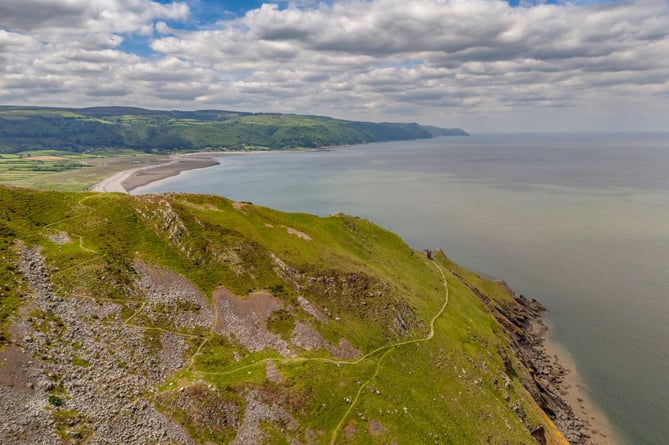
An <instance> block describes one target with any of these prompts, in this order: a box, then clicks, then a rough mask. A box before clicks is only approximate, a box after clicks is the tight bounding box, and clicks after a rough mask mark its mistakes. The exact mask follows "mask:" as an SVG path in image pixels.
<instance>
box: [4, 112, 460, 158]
mask: <svg viewBox="0 0 669 445" xmlns="http://www.w3.org/2000/svg"><path fill="white" fill-rule="evenodd" d="M437 135H438V136H444V135H466V133H465V132H464V131H462V130H460V129H443V128H436V127H423V126H420V125H418V124H413V123H412V124H405V123H371V122H354V121H344V120H339V119H332V118H328V117H322V116H307V115H294V114H269V113H261V114H252V113H242V112H233V111H219V110H202V111H156V110H145V109H141V108H127V107H100V108H85V109H58V108H43V107H12V106H0V153H16V152H22V151H28V150H45V149H57V150H64V151H72V152H77V153H84V152H93V151H100V150H107V149H132V150H139V151H144V152H151V153H156V152H172V151H184V150H257V149H294V148H316V147H325V146H333V145H344V144H357V143H365V142H380V141H390V140H407V139H419V138H431V137H433V136H437Z"/></svg>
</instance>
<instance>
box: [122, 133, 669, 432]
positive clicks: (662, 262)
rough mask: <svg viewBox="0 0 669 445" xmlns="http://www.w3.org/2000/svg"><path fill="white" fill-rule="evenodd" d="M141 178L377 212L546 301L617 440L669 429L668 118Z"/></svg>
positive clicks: (167, 187)
mask: <svg viewBox="0 0 669 445" xmlns="http://www.w3.org/2000/svg"><path fill="white" fill-rule="evenodd" d="M219 160H220V162H221V164H220V165H217V166H214V167H210V168H206V169H201V170H193V171H189V172H184V173H182V174H180V175H178V176H176V177H172V178H168V179H165V180H162V181H159V182H156V183H153V184H150V185H148V186H145V187H143V188H140V189H136V190H135V191H134V194H144V193H153V192H166V191H180V192H194V193H210V194H219V195H223V196H226V197H229V198H231V199H234V200H239V201H251V202H253V203H254V204H259V205H263V206H268V207H273V208H277V209H281V210H286V211H296V212H306V213H312V214H317V215H328V214H331V213H333V212H344V213H348V214H353V215H357V216H361V217H364V218H367V219H370V220H372V221H374V222H376V223H378V224H380V225H382V226H384V227H386V228H388V229H390V230H392V231H394V232H396V233H398V234H400V235H401V236H402V237H403V238H404V239H405V240H406V241H407V242H408V243H409V244H410V245H411V246H412V247H414V248H416V249H424V248H430V249H436V248H442V249H444V251H445V252H446V254H447V255H448V256H449V257H450V258H452V259H453V260H455V261H456V262H458V263H459V264H461V265H463V266H465V267H467V268H469V269H471V270H474V271H476V272H477V273H479V274H481V275H484V276H486V277H489V278H494V279H503V280H505V281H506V282H507V283H508V284H509V285H510V286H511V287H512V288H513V289H514V290H515V291H516V292H517V293H519V294H523V295H525V296H527V297H530V298H536V299H538V300H539V301H541V302H542V303H543V304H544V305H545V306H546V307H547V308H548V309H549V312H548V314H547V320H548V323H549V324H550V326H551V339H552V341H553V342H555V343H557V344H558V346H559V347H560V348H562V349H564V350H566V351H567V352H568V353H569V354H570V355H571V357H572V359H573V361H574V362H575V364H576V366H577V368H578V371H579V373H580V376H581V379H582V381H583V382H584V383H585V385H586V386H587V388H586V391H587V394H588V395H589V397H590V398H591V399H592V400H593V401H594V403H595V404H596V405H597V406H598V407H599V408H600V409H601V411H602V412H603V413H605V415H606V416H607V417H608V419H609V421H610V423H611V424H612V426H613V428H614V429H615V432H616V435H617V436H618V442H620V443H622V444H635V445H653V444H657V445H665V444H667V443H669V442H668V440H669V439H668V438H669V134H486V135H474V136H471V137H444V138H436V139H425V140H415V141H402V142H388V143H374V144H365V145H356V146H347V147H338V148H334V149H327V150H322V151H305V152H262V153H253V154H239V155H236V154H225V155H221V156H220V157H219Z"/></svg>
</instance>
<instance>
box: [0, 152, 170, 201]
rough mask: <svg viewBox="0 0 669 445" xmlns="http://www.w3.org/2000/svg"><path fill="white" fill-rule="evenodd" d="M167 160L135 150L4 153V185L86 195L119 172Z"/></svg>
mask: <svg viewBox="0 0 669 445" xmlns="http://www.w3.org/2000/svg"><path fill="white" fill-rule="evenodd" d="M166 159H167V157H166V156H161V155H151V154H146V153H142V152H136V151H132V150H118V151H111V150H110V151H101V152H96V153H73V152H69V151H62V150H31V151H25V152H21V153H0V184H7V185H14V186H18V187H28V188H35V189H46V190H59V191H84V190H87V189H88V188H89V187H90V186H92V185H93V184H96V183H97V182H100V181H101V180H103V179H105V178H106V177H109V176H111V175H113V174H114V173H117V172H119V171H123V170H127V169H130V168H135V167H140V166H144V165H152V164H156V163H159V162H163V161H165V160H166Z"/></svg>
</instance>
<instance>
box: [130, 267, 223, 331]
mask: <svg viewBox="0 0 669 445" xmlns="http://www.w3.org/2000/svg"><path fill="white" fill-rule="evenodd" d="M135 272H136V273H137V275H138V277H139V279H138V280H137V283H136V285H137V287H138V288H139V290H140V291H141V293H143V294H144V295H145V297H146V299H147V301H148V305H147V308H146V309H145V311H144V313H145V314H146V315H147V316H148V317H149V318H150V319H152V321H157V320H158V318H159V314H168V317H167V318H168V319H169V320H170V321H172V322H173V323H174V326H175V327H176V328H177V329H179V328H189V329H190V328H194V327H204V328H208V327H210V326H211V325H212V323H213V322H214V312H213V310H212V309H211V307H210V306H209V302H208V301H207V299H206V298H205V297H204V295H202V293H201V292H200V291H199V290H198V289H197V288H196V287H195V286H194V285H193V284H192V283H191V282H190V281H188V280H187V279H186V278H184V277H183V276H181V275H179V274H176V273H174V272H171V271H168V270H165V269H162V268H159V267H156V266H151V265H148V264H145V263H143V262H141V261H138V262H136V263H135Z"/></svg>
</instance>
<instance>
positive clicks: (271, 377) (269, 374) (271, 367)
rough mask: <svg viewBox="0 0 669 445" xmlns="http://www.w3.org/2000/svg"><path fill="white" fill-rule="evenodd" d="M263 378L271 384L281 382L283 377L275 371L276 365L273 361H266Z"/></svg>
mask: <svg viewBox="0 0 669 445" xmlns="http://www.w3.org/2000/svg"><path fill="white" fill-rule="evenodd" d="M265 378H266V379H267V381H268V382H272V383H281V382H283V377H282V376H281V372H280V371H279V370H278V369H276V365H275V364H274V361H273V360H268V361H267V363H266V365H265Z"/></svg>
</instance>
